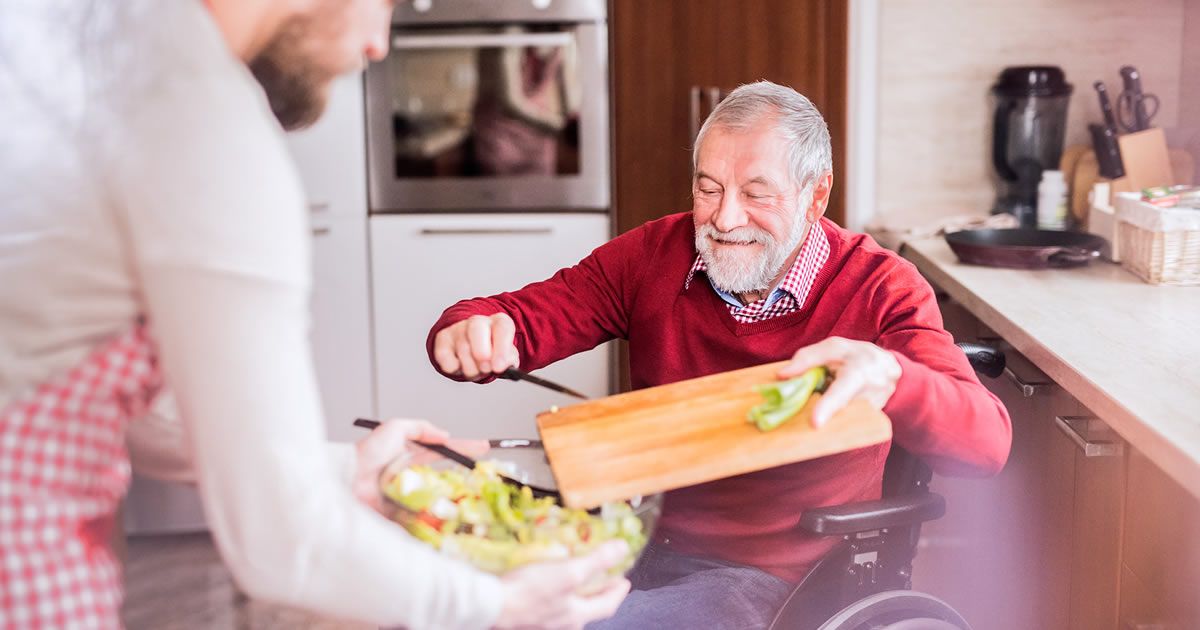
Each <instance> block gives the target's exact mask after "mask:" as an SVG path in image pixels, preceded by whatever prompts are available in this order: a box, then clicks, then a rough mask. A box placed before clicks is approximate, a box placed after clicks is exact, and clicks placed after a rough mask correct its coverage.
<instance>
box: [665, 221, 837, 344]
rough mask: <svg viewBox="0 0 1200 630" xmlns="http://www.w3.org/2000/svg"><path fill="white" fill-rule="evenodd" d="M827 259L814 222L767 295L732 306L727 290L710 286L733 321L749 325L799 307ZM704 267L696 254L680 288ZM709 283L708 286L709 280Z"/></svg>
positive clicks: (820, 232)
mask: <svg viewBox="0 0 1200 630" xmlns="http://www.w3.org/2000/svg"><path fill="white" fill-rule="evenodd" d="M828 259H829V239H828V237H826V236H825V230H823V229H821V224H820V223H816V224H814V225H813V226H812V227H811V228H810V229H809V230H808V236H807V237H805V239H804V243H803V244H802V245H800V254H799V255H797V256H796V262H794V263H792V268H791V269H788V272H787V274H785V275H784V276H783V280H782V281H780V283H779V286H777V287H775V289H774V290H773V291H771V293H770V294H769V295H767V297H765V298H763V299H761V300H758V301H756V302H751V303H749V304H746V305H741V304H740V303H739V304H737V305H735V304H732V303H730V300H729V298H730V297H731V296H729V295H728V294H727V293H724V292H722V291H721V290H720V289H717V287H716V286H713V287H712V288H713V290H714V291H716V292H717V294H718V295H721V297H722V298H725V299H726V304H725V305H726V306H727V307H728V308H729V313H730V314H731V315H732V316H733V318H734V319H735V320H737V321H738V322H740V323H743V324H753V323H755V322H761V321H765V320H768V319H771V318H772V317H779V316H780V315H787V314H788V313H793V312H795V311H798V310H800V309H801V308H802V307H803V306H804V301H805V299H807V298H808V292H809V291H810V290H811V289H812V286H813V283H814V282H816V279H817V273H818V272H819V271H820V270H821V267H822V266H824V264H825V261H826V260H828ZM707 270H708V266H707V265H705V264H704V259H703V258H702V257H700V256H696V262H695V263H693V264H692V269H691V271H689V272H688V275H687V279H686V280H685V281H684V284H683V287H684V289H687V288H688V286H690V285H691V283H692V278H693V277H694V276H695V275H696V272H697V271H705V272H707ZM709 284H710V286H711V285H712V283H711V282H710V283H709Z"/></svg>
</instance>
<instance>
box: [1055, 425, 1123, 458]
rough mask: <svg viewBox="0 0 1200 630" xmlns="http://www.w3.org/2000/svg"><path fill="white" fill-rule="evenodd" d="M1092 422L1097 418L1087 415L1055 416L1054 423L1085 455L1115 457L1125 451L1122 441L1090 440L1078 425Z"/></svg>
mask: <svg viewBox="0 0 1200 630" xmlns="http://www.w3.org/2000/svg"><path fill="white" fill-rule="evenodd" d="M1091 422H1097V420H1096V419H1095V418H1089V417H1086V416H1054V424H1056V425H1058V429H1059V430H1060V431H1062V432H1063V433H1064V434H1066V436H1067V437H1069V438H1071V441H1072V442H1074V443H1075V446H1078V447H1079V450H1081V451H1083V456H1084V457H1113V456H1116V455H1120V454H1121V453H1123V452H1124V448H1122V446H1121V443H1120V442H1110V441H1108V440H1089V439H1087V438H1085V437H1083V434H1082V433H1080V432H1079V428H1078V427H1077V425H1081V424H1082V425H1087V424H1088V423H1091Z"/></svg>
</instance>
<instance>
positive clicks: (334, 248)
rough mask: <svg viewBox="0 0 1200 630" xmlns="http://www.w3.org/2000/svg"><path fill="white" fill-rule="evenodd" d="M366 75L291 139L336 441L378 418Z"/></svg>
mask: <svg viewBox="0 0 1200 630" xmlns="http://www.w3.org/2000/svg"><path fill="white" fill-rule="evenodd" d="M364 134H365V121H364V116H363V84H362V76H361V75H353V76H348V77H343V78H341V79H338V80H337V81H336V82H335V83H334V84H333V86H332V88H331V91H330V97H329V103H328V106H327V108H326V110H325V114H324V115H323V116H322V117H321V119H320V120H319V121H318V122H317V123H316V124H314V125H313V126H312V127H309V128H308V129H305V130H302V131H297V132H293V133H290V134H288V148H289V149H290V150H291V153H292V156H293V157H294V158H295V160H296V166H297V168H298V169H299V172H300V178H301V182H302V183H303V185H304V191H305V193H306V197H307V199H308V209H309V215H310V219H311V224H312V237H313V289H312V345H313V357H314V361H315V365H316V371H317V381H318V385H319V387H320V390H321V399H322V405H323V408H324V412H325V421H326V425H327V430H328V433H329V436H330V438H332V439H335V440H340V441H351V440H354V439H357V438H359V437H361V435H362V431H361V430H359V429H355V428H354V427H353V426H351V424H350V423H351V422H352V421H353V419H354V418H355V417H358V416H373V415H374V413H375V408H374V393H373V378H372V364H371V313H370V303H371V296H370V283H369V277H370V268H369V264H370V260H369V257H368V253H367V245H368V241H367V167H366V158H365V151H366V148H365V141H366V139H365V135H364Z"/></svg>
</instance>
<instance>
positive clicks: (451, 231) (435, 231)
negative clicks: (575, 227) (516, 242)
mask: <svg viewBox="0 0 1200 630" xmlns="http://www.w3.org/2000/svg"><path fill="white" fill-rule="evenodd" d="M553 233H554V230H553V229H551V228H548V227H527V228H485V227H478V228H421V236H451V235H453V236H463V235H480V234H525V235H531V234H553Z"/></svg>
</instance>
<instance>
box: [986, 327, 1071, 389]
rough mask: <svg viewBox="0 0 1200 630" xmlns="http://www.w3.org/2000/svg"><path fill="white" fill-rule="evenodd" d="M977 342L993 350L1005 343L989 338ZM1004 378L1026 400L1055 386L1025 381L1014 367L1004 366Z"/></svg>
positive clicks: (999, 339) (997, 338)
mask: <svg viewBox="0 0 1200 630" xmlns="http://www.w3.org/2000/svg"><path fill="white" fill-rule="evenodd" d="M976 340H977V341H979V343H982V344H984V345H988V346H992V347H993V348H999V347H1000V343H1001V342H1002V341H1004V340H1003V339H1001V338H999V337H988V336H980V337H976ZM1004 377H1005V378H1007V379H1008V381H1009V382H1010V383H1012V384H1013V385H1016V386H1017V391H1019V392H1021V396H1022V397H1024V398H1033V397H1034V396H1036V395H1038V394H1041V393H1043V392H1046V391H1049V390H1050V388H1051V387H1053V386H1054V383H1051V382H1049V381H1035V380H1032V379H1031V380H1025V379H1024V378H1022V377H1021V375H1020V374H1017V373H1016V372H1014V371H1013V369H1012V365H1005V366H1004Z"/></svg>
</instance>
